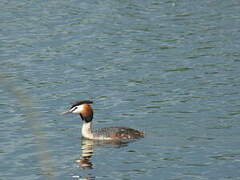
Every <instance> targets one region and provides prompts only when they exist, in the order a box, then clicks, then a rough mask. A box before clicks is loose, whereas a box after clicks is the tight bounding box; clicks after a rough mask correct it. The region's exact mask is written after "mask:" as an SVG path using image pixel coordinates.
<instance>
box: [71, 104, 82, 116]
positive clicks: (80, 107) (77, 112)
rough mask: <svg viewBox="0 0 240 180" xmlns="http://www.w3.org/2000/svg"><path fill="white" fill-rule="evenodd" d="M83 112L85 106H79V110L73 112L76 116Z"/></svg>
mask: <svg viewBox="0 0 240 180" xmlns="http://www.w3.org/2000/svg"><path fill="white" fill-rule="evenodd" d="M74 108H75V107H74ZM82 110H83V105H80V106H77V109H75V110H74V111H72V113H74V114H79V113H80V112H82Z"/></svg>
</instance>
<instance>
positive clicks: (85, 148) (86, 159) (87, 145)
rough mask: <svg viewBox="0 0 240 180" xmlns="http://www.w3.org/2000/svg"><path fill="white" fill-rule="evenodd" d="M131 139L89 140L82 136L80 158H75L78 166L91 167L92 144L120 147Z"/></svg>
mask: <svg viewBox="0 0 240 180" xmlns="http://www.w3.org/2000/svg"><path fill="white" fill-rule="evenodd" d="M133 141H134V140H131V141H98V140H90V139H85V138H82V147H81V149H82V154H81V156H80V159H78V160H76V162H77V163H79V168H80V169H83V170H86V169H93V164H92V162H91V161H90V160H91V157H92V156H93V152H94V151H93V148H94V146H102V147H109V148H121V147H125V146H127V145H128V143H130V142H133Z"/></svg>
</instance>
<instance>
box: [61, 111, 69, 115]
mask: <svg viewBox="0 0 240 180" xmlns="http://www.w3.org/2000/svg"><path fill="white" fill-rule="evenodd" d="M68 113H71V111H65V112H62V113H61V115H64V114H68Z"/></svg>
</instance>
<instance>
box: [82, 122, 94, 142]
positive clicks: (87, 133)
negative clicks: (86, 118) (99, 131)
mask: <svg viewBox="0 0 240 180" xmlns="http://www.w3.org/2000/svg"><path fill="white" fill-rule="evenodd" d="M82 136H83V137H85V138H87V139H93V132H92V122H88V123H86V122H83V125H82Z"/></svg>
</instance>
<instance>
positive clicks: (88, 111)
mask: <svg viewBox="0 0 240 180" xmlns="http://www.w3.org/2000/svg"><path fill="white" fill-rule="evenodd" d="M92 103H93V102H92V101H89V100H85V101H78V102H76V103H74V104H73V105H72V106H71V107H70V109H69V110H68V111H65V112H63V113H62V114H68V113H73V114H80V116H81V118H82V120H83V121H85V122H91V121H92V119H93V110H92V107H91V106H90V104H92Z"/></svg>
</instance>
